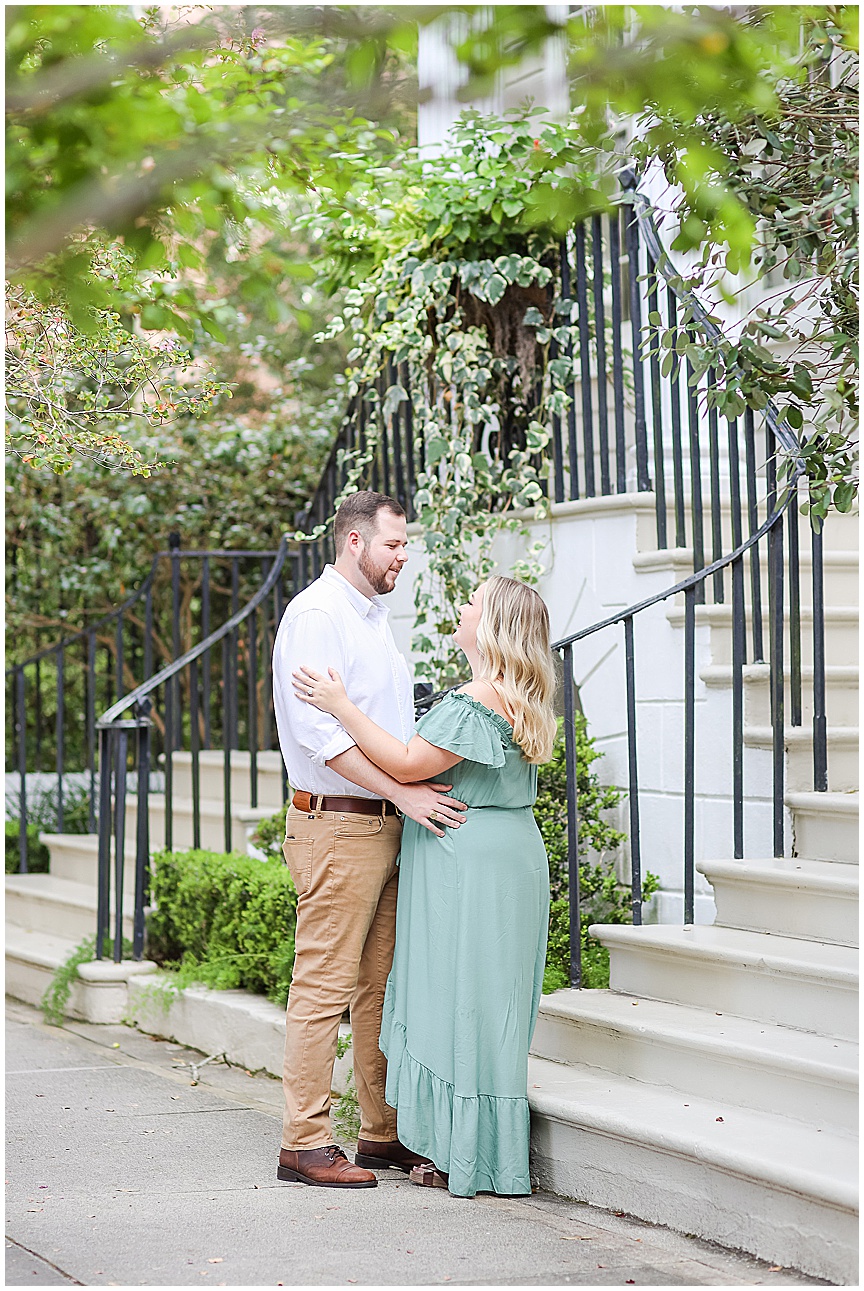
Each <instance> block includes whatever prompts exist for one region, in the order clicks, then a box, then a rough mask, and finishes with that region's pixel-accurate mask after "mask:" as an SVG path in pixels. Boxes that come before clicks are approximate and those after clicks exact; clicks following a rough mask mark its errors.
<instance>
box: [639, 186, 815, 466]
mask: <svg viewBox="0 0 864 1291" xmlns="http://www.w3.org/2000/svg"><path fill="white" fill-rule="evenodd" d="M618 178H619V180H620V181H621V186H622V188H623V189H624V191H625V192H629V193H630V194H632V199H633V202H632V204H633V210H634V212H635V214H636V219H637V220H638V222H639V229H640V232H641V233H642V236H643V238H644V239H645V245H646V247H647V249H648V252H649V254H650V256H651V259H652V260H653V261H654V265H655V268H656V269H657V271H658V272H659V273H661V274H662V275H663V277H664V278H665V279H666V282H667V284H668V286H669V287H670V288H671V290H672V291H673V292H674V293H675V295H676V296H677V297H678V299H679V300H680V301H681V303H682V304H684V305H686V306H687V308H688V309H689V310H690V313H691V314H692V316H693V318H694V319H695V321H696V322H697V323H698V325H699V326H700V327H701V328H702V330H703V331H704V332H705V334H706V335H707V336H708V338H709V339H710V340H712V341H720V340H722V339H723V333H722V332H721V331H720V328H719V327H718V326H717V324H716V323H715V322H714V320H713V319H712V318H711V316H710V315H709V314H708V313H706V311H705V307H704V306H703V305H702V303H701V302H700V301H699V300H698V299H697V297H696V296H695V295H694V294H693V292H692V291H688V290H686V289H685V288H682V287H681V286H680V285H679V280H680V275H679V274H676V273H674V272H673V271H672V269H671V267H670V262H669V253H668V251H667V250H666V248H665V247H664V246H663V243H662V242H661V241H660V233H659V230H658V228H657V225H656V224H655V223H654V216H653V215H652V214H651V203H650V201H649V199H648V198H647V197H646V196H645V194H644V193H641V192H640V191H639V177H638V175H637V174H636V172H635V171H634V170H631V169H627V170H622V171H621V172H620V173H619V175H618ZM764 416H765V420H766V421H767V423H768V425H769V427H770V429H771V433H772V434H773V436H774V438H775V439H776V440H777V442H778V443H779V444H782V445H783V448H784V449H785V450H786V452H787V453H789V454H790V455H792V456H795V457H796V459H797V462H798V464H799V465H801V466H802V467H803V465H804V463H803V462H802V460H801V458H799V457H798V456H797V455H798V453H799V452H800V449H801V445H800V443H799V442H798V440H797V438H796V436H795V434H794V432H793V431H792V430H791V429H790V427H788V426H784V425H783V423H782V422H781V421H780V419H779V417H778V415H777V409H776V408H775V407H774V404H773V403H772V402H771V401H770V399H769V401H768V405H767V407H766V408H765V409H764ZM802 473H803V472H802Z"/></svg>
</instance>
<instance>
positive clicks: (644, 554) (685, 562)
mask: <svg viewBox="0 0 864 1291" xmlns="http://www.w3.org/2000/svg"><path fill="white" fill-rule="evenodd" d="M723 550H724V553H725V552H727V551H729V550H731V546H726V547H724V549H723ZM761 556H762V558H761V560H760V562H759V569H760V574H761V579H762V587H763V592H764V589H765V588H767V586H768V582H767V579H768V552H767V549H766V550H765V551H763V552H762V553H761ZM705 564H706V565H708V564H711V557H710V554H709V553H708V552H707V551H706V555H705ZM633 568H634V569H635V570H636V571H637V572H643V573H656V572H662V573H666V574H668V576H669V577H668V582H669V583H670V584H672V583H680V582H683V580H684V579H685V578H688V577H689V576H690V575H691V574H692V573H693V549H692V547H671V548H668V549H666V550H665V551H662V550H661V551H639V552H637V553H636V555H635V556H634V557H633ZM799 571H800V579H799V588H800V593H799V594H800V597H801V604H802V605H812V604H813V558H812V555H811V552H810V550H809V544H808V548H807V550H802V551H801V552H800V555H799ZM744 574H745V581H744V596H745V602H746V604H747V607H748V613H749V607H750V605H751V588H752V584H751V581H750V580H751V573H750V559H749V556H748V557H746V558H745V565H744ZM822 575H823V599H824V602H825V604H826V605H857V604H858V579H859V557H858V552H857V551H826V552H825V553H824V555H823V559H822ZM784 583H785V587H784V595H785V598H786V601H787V603H788V600H789V581H788V566H787V573H786V577H785V580H784ZM708 586H709V589H713V586H714V578H713V575H712V576H711V578H710V579H709V582H708ZM723 589H724V597H725V600H726V601H729V602H731V599H732V572H731V569H729V568H726V569H725V570H724V571H723ZM708 599H709V600H713V590H709V592H708Z"/></svg>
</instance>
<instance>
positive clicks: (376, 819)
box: [333, 816, 385, 838]
mask: <svg viewBox="0 0 864 1291" xmlns="http://www.w3.org/2000/svg"><path fill="white" fill-rule="evenodd" d="M343 819H344V818H343ZM384 820H385V817H384V816H366V817H364V818H361V819H360V820H356V819H354V820H345V823H344V825H343V824H341V823H340V824H338V825H337V826H336V828H335V829H334V831H333V837H334V838H374V837H375V835H376V834H380V833H382V831H383V829H384Z"/></svg>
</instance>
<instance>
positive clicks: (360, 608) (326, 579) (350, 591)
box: [321, 565, 390, 619]
mask: <svg viewBox="0 0 864 1291" xmlns="http://www.w3.org/2000/svg"><path fill="white" fill-rule="evenodd" d="M321 581H322V582H323V583H326V584H327V586H328V587H335V588H337V589H338V590H339V591H341V592H342V594H343V596H346V597H347V598H348V600H349V601H350V602H351V604H352V605H353V606H354V609H355V610H356V611H357V613H358V614H359V615H360V617H361V618H364V619H365V618H366V617H367V616H368V614H369V612H370V610H372V609H375V610H376V611H377V612H378V614H379V615H382V614H383V615H384V617H385V618H386V617H387V615H388V614H389V613H390V611H389V610H388V609H387V606H386V605H383V604H382V603H381V598H380V596H373V597H372V598H371V600H370V598H369V597H368V596H364V595H363V593H362V592H359V591H358V590H357V588H356V587H354V586H353V584H351V583H349V582H348V579H347V578H346V577H345V575H344V574H340V573H339V570H338V569H337V568H336V566H335V565H325V566H324V568H323V570H322V571H321Z"/></svg>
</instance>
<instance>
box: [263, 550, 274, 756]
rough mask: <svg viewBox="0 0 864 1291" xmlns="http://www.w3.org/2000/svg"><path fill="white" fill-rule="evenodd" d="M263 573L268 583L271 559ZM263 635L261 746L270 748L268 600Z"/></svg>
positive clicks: (271, 682) (271, 677)
mask: <svg viewBox="0 0 864 1291" xmlns="http://www.w3.org/2000/svg"><path fill="white" fill-rule="evenodd" d="M261 573H262V575H263V581H264V582H265V583H266V582H267V576H268V574H269V573H270V562H269V560H268V561H266V562H265V564H264V565H263V566H262V569H261ZM274 635H275V629H274ZM261 636H262V638H263V639H262V642H261V651H262V654H263V657H264V675H263V677H262V679H261V680H262V688H261V689H262V695H261V719H262V723H263V727H264V729H263V730H262V732H261V747H262V749H269V748H270V745H271V744H272V742H273V722H272V718H271V711H270V710H271V708H272V706H273V673H272V669H271V668H270V667H269V666H268V665H269V660H270V655H271V650H270V619H269V617H268V614H267V609H266V602H265V606H264V612H263V614H262V615H261Z"/></svg>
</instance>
